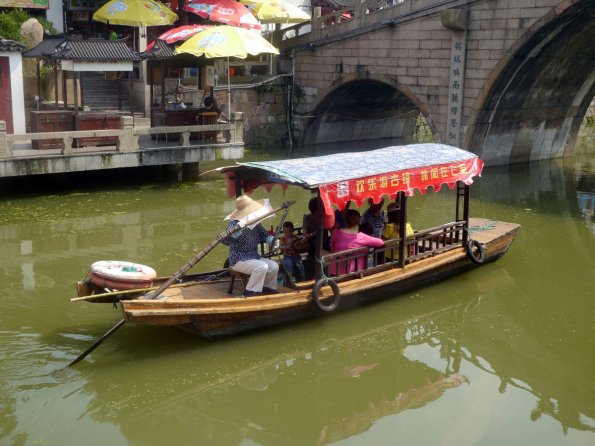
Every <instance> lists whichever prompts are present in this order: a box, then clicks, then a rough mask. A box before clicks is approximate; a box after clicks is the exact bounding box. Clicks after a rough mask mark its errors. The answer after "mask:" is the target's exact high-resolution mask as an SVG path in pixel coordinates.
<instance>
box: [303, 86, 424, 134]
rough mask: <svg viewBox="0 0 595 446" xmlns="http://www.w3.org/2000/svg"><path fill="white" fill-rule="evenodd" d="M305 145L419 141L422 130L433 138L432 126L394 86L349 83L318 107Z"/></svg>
mask: <svg viewBox="0 0 595 446" xmlns="http://www.w3.org/2000/svg"><path fill="white" fill-rule="evenodd" d="M312 115H313V116H312V118H311V119H310V121H309V122H308V123H307V126H306V128H305V132H304V135H303V137H302V138H301V143H303V144H325V143H337V142H352V141H369V140H378V139H393V140H402V141H404V142H409V141H413V140H415V137H416V134H417V133H419V131H420V126H425V128H423V129H421V130H423V131H425V133H426V134H429V136H428V138H431V135H432V129H431V123H430V124H427V123H426V121H425V119H423V118H420V115H421V116H422V117H423V115H422V114H421V111H420V109H419V107H418V106H417V105H416V104H415V103H414V102H413V100H411V99H410V98H409V97H408V96H407V95H406V94H404V93H403V92H401V91H399V90H398V89H396V88H395V87H394V86H392V85H390V84H388V83H386V82H381V81H378V80H372V79H355V80H348V81H346V82H344V83H343V84H341V85H340V86H338V87H336V88H334V89H332V90H331V91H330V92H328V94H326V95H325V96H324V97H323V98H322V99H321V101H320V102H319V103H318V104H317V106H316V107H315V109H314V113H313V114H312Z"/></svg>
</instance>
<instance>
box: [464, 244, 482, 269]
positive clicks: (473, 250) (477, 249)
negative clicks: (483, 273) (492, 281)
mask: <svg viewBox="0 0 595 446" xmlns="http://www.w3.org/2000/svg"><path fill="white" fill-rule="evenodd" d="M466 248H467V255H468V256H469V258H470V259H471V261H472V262H473V263H476V264H478V265H480V264H482V263H483V261H484V260H485V250H484V247H483V245H482V244H481V243H479V242H478V241H477V240H473V239H471V240H469V241H468V242H467V245H466Z"/></svg>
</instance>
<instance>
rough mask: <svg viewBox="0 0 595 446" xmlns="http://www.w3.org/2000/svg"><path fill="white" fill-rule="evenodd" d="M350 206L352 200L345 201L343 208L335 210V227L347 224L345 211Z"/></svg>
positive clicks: (342, 226) (339, 227)
mask: <svg viewBox="0 0 595 446" xmlns="http://www.w3.org/2000/svg"><path fill="white" fill-rule="evenodd" d="M349 206H351V200H349V201H348V202H347V203H345V206H344V207H343V209H342V210H340V209H337V210H335V228H338V229H341V228H344V227H346V226H347V222H346V221H345V213H346V212H347V210H348V209H349Z"/></svg>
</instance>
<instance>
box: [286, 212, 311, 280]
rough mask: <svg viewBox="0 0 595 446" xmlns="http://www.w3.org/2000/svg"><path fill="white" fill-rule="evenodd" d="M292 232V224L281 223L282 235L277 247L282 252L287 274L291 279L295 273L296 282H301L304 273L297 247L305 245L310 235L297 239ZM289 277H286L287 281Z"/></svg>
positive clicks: (287, 222) (304, 275)
mask: <svg viewBox="0 0 595 446" xmlns="http://www.w3.org/2000/svg"><path fill="white" fill-rule="evenodd" d="M294 230H295V228H294V226H293V223H292V222H290V221H286V222H285V223H283V235H282V236H281V238H280V239H279V247H280V248H281V252H283V264H284V265H285V269H286V270H287V273H288V274H289V276H290V277H291V276H292V275H294V272H295V279H296V281H298V282H301V281H302V280H304V279H305V277H306V271H305V269H304V264H303V263H302V256H301V255H300V253H299V252H298V247H299V245H300V244H301V243H303V242H305V243H307V241H308V238H310V236H311V235H310V234H307V235H305V236H304V237H299V236H298V235H296V234H295V233H294ZM290 277H288V280H289V279H290Z"/></svg>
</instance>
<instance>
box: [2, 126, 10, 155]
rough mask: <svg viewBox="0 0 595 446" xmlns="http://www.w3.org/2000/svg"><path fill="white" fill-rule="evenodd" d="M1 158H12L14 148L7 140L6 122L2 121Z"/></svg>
mask: <svg viewBox="0 0 595 446" xmlns="http://www.w3.org/2000/svg"><path fill="white" fill-rule="evenodd" d="M0 158H12V147H10V145H9V143H8V140H7V138H6V121H0Z"/></svg>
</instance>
